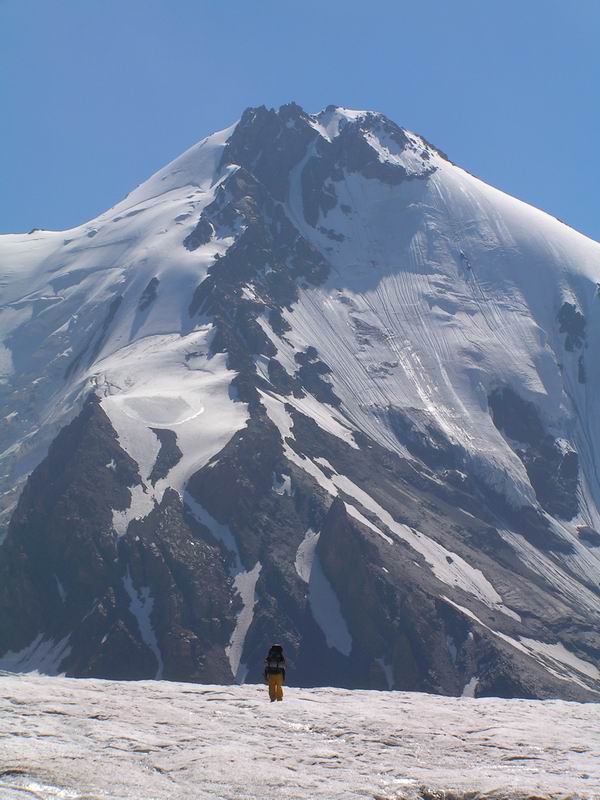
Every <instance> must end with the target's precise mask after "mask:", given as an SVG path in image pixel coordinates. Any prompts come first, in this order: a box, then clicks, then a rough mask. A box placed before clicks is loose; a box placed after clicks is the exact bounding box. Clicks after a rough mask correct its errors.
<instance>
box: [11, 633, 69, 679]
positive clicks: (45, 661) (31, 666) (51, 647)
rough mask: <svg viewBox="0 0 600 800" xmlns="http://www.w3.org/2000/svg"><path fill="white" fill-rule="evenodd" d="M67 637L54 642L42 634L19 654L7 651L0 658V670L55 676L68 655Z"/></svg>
mask: <svg viewBox="0 0 600 800" xmlns="http://www.w3.org/2000/svg"><path fill="white" fill-rule="evenodd" d="M69 638H70V635H69V636H65V637H64V639H61V640H60V641H58V642H56V641H54V640H53V639H46V638H45V637H44V634H43V633H40V634H38V635H37V636H36V637H35V639H34V640H33V641H32V642H30V644H28V645H27V646H26V647H24V648H23V649H22V650H19V652H17V653H15V652H13V651H10V650H9V651H8V652H7V653H4V655H3V656H2V657H1V658H0V670H1V669H4V670H9V671H10V672H42V673H44V674H45V675H57V674H58V672H59V667H60V665H61V662H62V661H63V660H64V659H65V658H66V657H67V656H68V655H69V653H70V651H71V647H70V645H69Z"/></svg>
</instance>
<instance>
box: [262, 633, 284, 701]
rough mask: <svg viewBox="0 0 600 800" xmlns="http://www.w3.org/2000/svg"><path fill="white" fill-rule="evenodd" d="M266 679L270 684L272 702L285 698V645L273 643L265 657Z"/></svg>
mask: <svg viewBox="0 0 600 800" xmlns="http://www.w3.org/2000/svg"><path fill="white" fill-rule="evenodd" d="M265 681H266V682H267V683H268V684H269V697H270V699H271V702H272V703H274V702H275V700H283V682H284V681H285V657H284V655H283V647H282V646H281V645H280V644H273V645H271V647H270V648H269V652H268V653H267V657H266V658H265Z"/></svg>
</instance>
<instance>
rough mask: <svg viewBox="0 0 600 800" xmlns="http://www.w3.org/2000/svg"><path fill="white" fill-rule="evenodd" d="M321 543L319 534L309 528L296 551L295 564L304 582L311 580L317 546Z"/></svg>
mask: <svg viewBox="0 0 600 800" xmlns="http://www.w3.org/2000/svg"><path fill="white" fill-rule="evenodd" d="M318 543H319V534H318V533H317V532H315V531H313V530H312V528H309V529H308V530H307V531H306V534H305V535H304V539H303V540H302V541H301V542H300V544H299V545H298V550H297V551H296V560H295V563H294V566H295V567H296V572H297V573H298V576H299V577H300V578H301V580H303V581H304V583H308V582H309V581H310V573H311V571H312V565H313V560H314V557H315V548H316V546H317V544H318Z"/></svg>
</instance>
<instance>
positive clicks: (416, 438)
mask: <svg viewBox="0 0 600 800" xmlns="http://www.w3.org/2000/svg"><path fill="white" fill-rule="evenodd" d="M599 281H600V245H598V244H597V243H595V242H593V241H591V240H589V239H587V238H585V237H584V236H582V235H580V234H579V233H577V232H575V231H573V230H572V229H570V228H569V227H567V226H566V225H564V224H563V223H561V222H559V221H558V220H556V219H554V218H552V217H550V216H548V215H547V214H544V213H543V212H541V211H538V210H536V209H534V208H531V207H530V206H527V205H526V204H524V203H522V202H520V201H518V200H515V199H513V198H511V197H508V196H507V195H505V194H503V193H502V192H499V191H497V190H496V189H493V188H491V187H489V186H487V185H486V184H484V183H482V182H481V181H479V180H478V179H477V178H475V177H473V176H471V175H469V174H468V173H466V172H465V171H463V170H462V169H460V168H459V167H458V166H456V165H454V164H453V163H451V162H450V161H449V160H448V159H447V158H446V156H444V155H443V154H442V153H441V152H440V151H438V150H436V149H435V148H434V147H432V146H431V145H430V144H428V143H427V142H426V141H425V140H424V139H422V138H421V137H419V136H418V135H416V134H414V133H411V132H409V131H407V130H404V129H402V128H399V127H398V126H396V125H395V124H394V123H393V122H391V121H390V120H388V119H386V118H385V117H383V116H382V115H380V114H376V113H372V112H363V111H350V110H348V109H343V108H336V107H333V106H331V107H328V108H327V109H325V110H324V111H322V112H321V113H319V114H316V115H309V114H307V113H305V112H304V111H303V110H302V109H301V108H300V107H298V106H297V105H294V104H291V105H287V106H283V107H282V108H280V109H279V110H277V111H274V110H267V109H266V108H263V107H261V108H253V109H248V110H247V111H245V112H244V114H243V115H242V118H241V119H240V121H239V122H238V123H237V124H236V125H234V126H232V127H231V128H228V129H227V130H225V131H222V132H220V133H217V134H214V135H212V136H209V137H208V138H207V139H205V140H203V141H202V142H200V143H199V144H197V145H195V146H194V147H192V148H191V149H190V150H188V151H187V152H186V153H184V154H183V155H182V156H181V157H180V158H178V159H176V160H175V161H174V162H172V163H171V164H169V165H168V166H167V167H165V168H164V169H163V170H161V171H160V172H158V173H157V174H156V175H154V176H153V177H152V178H150V179H149V180H148V181H147V182H146V183H144V184H142V185H141V186H139V187H138V188H137V189H136V190H135V191H134V192H132V193H131V194H130V195H129V196H128V197H127V198H126V199H125V200H124V201H123V202H121V203H120V204H119V205H117V206H116V207H115V208H113V209H111V210H110V211H109V212H107V213H105V214H102V215H101V216H100V217H98V218H97V219H95V220H93V221H92V222H90V223H89V224H87V225H83V226H81V227H79V228H76V229H73V230H69V231H64V232H48V231H37V230H36V231H32V232H31V233H30V234H27V235H10V236H2V237H1V238H0V289H1V294H0V303H1V305H0V331H1V338H0V342H1V344H0V397H1V400H2V418H3V419H2V427H1V429H0V460H1V468H0V482H1V485H0V496H1V499H2V504H3V519H4V524H5V528H6V530H7V534H6V536H5V540H4V543H3V545H2V547H1V548H0V664H2V665H4V666H5V668H9V669H15V670H23V669H27V668H39V669H43V670H46V671H48V672H52V671H55V672H61V671H66V672H67V673H68V674H73V675H89V676H100V677H117V678H122V677H125V678H128V677H131V678H139V677H166V678H171V679H181V680H202V681H219V682H227V681H233V680H236V681H242V680H244V679H245V678H246V677H247V678H248V679H250V680H256V679H258V677H259V676H260V671H261V665H262V657H263V655H264V651H265V649H266V647H267V645H268V644H270V642H271V641H273V640H275V639H279V640H281V641H282V643H283V644H284V645H285V648H286V651H287V654H288V660H289V662H290V667H291V671H292V673H293V674H294V681H295V683H297V684H300V685H308V686H310V685H319V684H321V685H322V684H333V685H339V686H349V687H364V688H370V687H371V688H404V689H416V690H427V691H434V692H440V693H444V694H455V695H456V694H462V693H463V692H465V691H466V692H467V693H469V692H470V693H475V694H477V695H501V696H502V695H505V696H515V695H516V696H533V697H537V696H541V697H544V696H563V697H565V698H579V697H584V698H590V697H593V696H596V695H597V693H598V692H599V691H600V670H599V669H598V666H597V662H598V658H599V656H600V629H599V619H600V591H599V586H600V534H599V533H598V532H597V531H598V530H600V481H599V477H598V472H597V464H596V462H597V459H598V458H600V414H599V413H598V411H599V409H598V404H599V403H600V391H599V389H600V360H599V359H598V358H597V356H596V354H597V353H598V351H599V347H600V299H598V293H599V288H598V287H599V284H598V282H599ZM2 654H3V655H2Z"/></svg>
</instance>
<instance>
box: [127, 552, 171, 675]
mask: <svg viewBox="0 0 600 800" xmlns="http://www.w3.org/2000/svg"><path fill="white" fill-rule="evenodd" d="M123 586H124V587H125V591H126V592H127V594H128V595H129V599H130V601H131V602H130V603H129V610H130V611H131V613H132V614H133V616H134V617H135V618H136V620H137V624H138V628H139V630H140V635H141V637H142V641H143V642H144V644H146V645H147V646H148V647H149V648H150V650H151V651H152V652H153V653H154V655H155V657H156V662H157V664H158V668H157V670H156V675H155V678H156V679H157V680H160V679H161V678H162V676H163V670H164V664H163V658H162V654H161V652H160V647H159V645H158V639H157V638H156V633H155V632H154V628H153V627H152V620H151V618H150V617H151V615H152V608H153V607H154V598H153V597H152V596H151V595H150V588H149V587H148V586H144V587H142V588H141V589H139V590H137V589H136V588H135V587H134V585H133V579H132V577H131V573H130V571H129V567H128V568H127V575H125V577H124V578H123Z"/></svg>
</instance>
